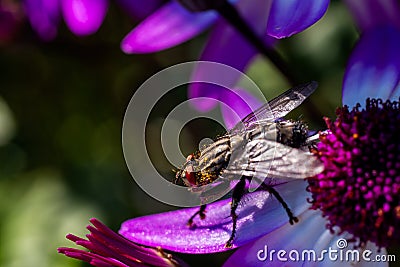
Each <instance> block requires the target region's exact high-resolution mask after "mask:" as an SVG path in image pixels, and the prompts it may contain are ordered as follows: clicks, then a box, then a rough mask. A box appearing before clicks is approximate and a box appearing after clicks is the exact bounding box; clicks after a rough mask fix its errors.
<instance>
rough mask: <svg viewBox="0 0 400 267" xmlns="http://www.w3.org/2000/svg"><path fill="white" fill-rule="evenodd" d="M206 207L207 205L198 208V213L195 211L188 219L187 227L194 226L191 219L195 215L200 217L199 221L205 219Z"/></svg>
mask: <svg viewBox="0 0 400 267" xmlns="http://www.w3.org/2000/svg"><path fill="white" fill-rule="evenodd" d="M206 207H207V205H205V204H204V205H201V206H200V209H199V210H198V211H196V212H195V213H194V214H193V215H192V216H191V217H190V218H189V220H188V222H187V225H188V226H189V227H193V226H194V223H193V219H194V218H195V217H196V216H197V215H199V216H200V219H202V220H204V219H205V218H206Z"/></svg>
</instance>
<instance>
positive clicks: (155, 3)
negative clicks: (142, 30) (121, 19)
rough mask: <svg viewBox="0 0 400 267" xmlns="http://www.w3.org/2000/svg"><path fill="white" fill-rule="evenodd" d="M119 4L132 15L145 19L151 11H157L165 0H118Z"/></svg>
mask: <svg viewBox="0 0 400 267" xmlns="http://www.w3.org/2000/svg"><path fill="white" fill-rule="evenodd" d="M117 2H118V4H119V5H120V6H122V7H123V9H124V11H126V12H127V13H128V14H129V15H131V16H132V17H134V18H136V19H138V20H143V19H145V18H146V17H147V16H149V15H150V14H151V13H153V12H154V11H156V10H157V9H158V8H159V7H160V6H161V5H162V3H163V2H165V1H164V0H146V1H138V0H117Z"/></svg>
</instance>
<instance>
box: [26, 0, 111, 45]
mask: <svg viewBox="0 0 400 267" xmlns="http://www.w3.org/2000/svg"><path fill="white" fill-rule="evenodd" d="M24 5H25V10H26V13H27V16H28V18H29V21H30V23H31V25H32V28H33V29H34V30H35V31H36V32H37V33H38V34H39V36H40V37H41V38H42V39H44V40H51V39H53V38H55V36H56V35H57V28H58V24H59V22H60V18H61V15H62V16H63V17H64V20H65V23H66V24H67V26H68V28H69V29H70V30H71V31H72V32H73V33H74V34H75V35H79V36H81V35H89V34H93V33H95V32H96V31H97V30H98V29H99V27H100V26H101V23H102V22H103V19H104V17H105V15H106V11H107V7H108V0H24Z"/></svg>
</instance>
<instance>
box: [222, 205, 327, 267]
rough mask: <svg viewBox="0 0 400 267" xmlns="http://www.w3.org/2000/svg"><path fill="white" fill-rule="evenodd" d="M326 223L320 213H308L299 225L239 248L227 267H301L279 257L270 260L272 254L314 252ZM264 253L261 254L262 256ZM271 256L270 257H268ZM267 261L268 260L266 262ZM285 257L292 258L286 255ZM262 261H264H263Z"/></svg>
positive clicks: (287, 227) (303, 215)
mask: <svg viewBox="0 0 400 267" xmlns="http://www.w3.org/2000/svg"><path fill="white" fill-rule="evenodd" d="M325 224H326V221H325V220H324V219H323V218H322V216H321V215H320V213H319V212H317V211H312V210H307V211H305V212H304V213H303V214H302V215H301V216H299V223H297V224H295V225H290V224H289V223H286V224H285V225H283V226H282V227H280V228H278V229H276V230H275V231H273V232H271V233H269V234H268V235H265V236H263V237H262V238H260V239H258V240H257V241H255V242H252V243H250V244H247V245H245V246H243V247H241V248H239V249H238V250H237V251H236V252H235V253H234V254H233V255H232V256H231V257H230V258H229V259H228V260H227V261H226V262H225V264H224V267H231V266H283V265H284V266H299V262H290V261H286V262H284V261H280V260H279V259H278V258H277V257H276V256H277V255H276V254H275V255H273V258H272V259H270V258H269V255H270V252H271V250H275V251H279V250H281V249H283V250H286V251H287V252H289V251H290V250H298V251H301V250H303V249H312V248H313V246H314V244H315V242H316V241H317V240H318V239H319V237H320V236H321V234H322V233H324V232H325V231H326V229H325ZM260 250H261V252H260ZM265 252H267V253H265ZM264 257H266V258H265V260H263V259H264ZM285 257H288V255H287V254H286V255H285ZM259 258H261V260H260V259H259Z"/></svg>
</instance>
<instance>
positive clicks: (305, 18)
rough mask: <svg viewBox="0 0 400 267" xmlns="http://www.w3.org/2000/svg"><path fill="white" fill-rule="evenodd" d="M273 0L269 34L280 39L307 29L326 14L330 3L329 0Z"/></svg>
mask: <svg viewBox="0 0 400 267" xmlns="http://www.w3.org/2000/svg"><path fill="white" fill-rule="evenodd" d="M272 2H273V3H272V7H271V14H270V17H269V19H268V26H267V34H268V35H270V36H273V37H275V38H278V39H281V38H286V37H289V36H291V35H293V34H296V33H299V32H301V31H303V30H305V29H307V28H308V27H310V26H311V25H313V24H314V23H315V22H317V21H318V20H319V19H320V18H321V17H322V16H323V15H324V14H325V12H326V10H327V9H328V5H329V0H319V1H314V0H292V1H272Z"/></svg>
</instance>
